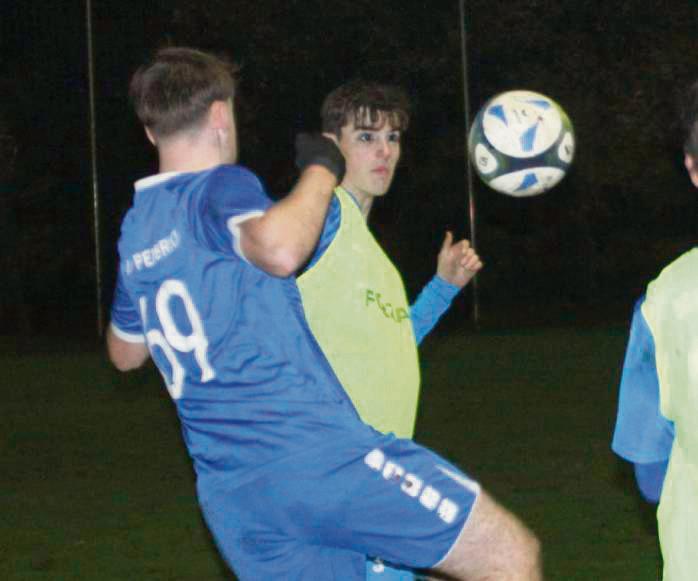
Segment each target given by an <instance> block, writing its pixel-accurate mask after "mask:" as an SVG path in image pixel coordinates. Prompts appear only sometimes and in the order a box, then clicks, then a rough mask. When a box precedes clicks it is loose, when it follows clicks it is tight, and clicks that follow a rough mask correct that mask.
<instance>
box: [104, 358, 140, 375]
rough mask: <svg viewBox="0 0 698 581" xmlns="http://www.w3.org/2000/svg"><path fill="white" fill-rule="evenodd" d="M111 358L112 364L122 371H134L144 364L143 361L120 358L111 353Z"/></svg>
mask: <svg viewBox="0 0 698 581" xmlns="http://www.w3.org/2000/svg"><path fill="white" fill-rule="evenodd" d="M109 360H110V361H111V362H112V365H113V366H114V367H116V369H117V370H118V371H122V372H126V371H133V370H134V369H138V368H139V367H141V366H142V365H143V362H142V361H141V362H140V363H139V362H136V361H133V360H128V359H125V358H123V359H119V358H118V357H114V356H113V355H109Z"/></svg>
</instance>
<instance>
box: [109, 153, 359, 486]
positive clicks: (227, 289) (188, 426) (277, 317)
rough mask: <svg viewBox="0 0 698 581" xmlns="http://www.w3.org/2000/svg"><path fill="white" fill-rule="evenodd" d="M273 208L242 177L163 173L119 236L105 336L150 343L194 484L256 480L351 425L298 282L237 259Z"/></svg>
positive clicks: (227, 172)
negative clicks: (256, 222) (258, 473)
mask: <svg viewBox="0 0 698 581" xmlns="http://www.w3.org/2000/svg"><path fill="white" fill-rule="evenodd" d="M270 204H271V202H270V200H269V199H268V197H267V196H266V194H265V193H264V190H263V188H262V186H261V184H260V182H259V180H258V179H257V178H256V177H255V176H254V175H253V174H252V173H250V172H249V171H247V170H245V169H244V168H242V167H239V166H230V165H227V166H219V167H216V168H214V169H212V170H208V171H204V172H199V173H184V174H161V175H157V176H153V177H151V178H147V179H145V180H141V181H140V182H138V183H137V184H136V195H135V200H134V205H133V207H132V208H131V209H130V210H129V212H128V214H127V215H126V217H125V219H124V222H123V225H122V231H121V238H120V240H119V255H120V272H119V281H118V286H117V291H116V295H115V300H114V305H113V309H112V325H113V329H114V332H115V334H116V335H117V336H118V337H120V338H121V339H123V340H126V341H147V344H148V348H149V350H150V352H151V355H152V358H153V360H154V361H155V364H156V365H157V367H158V369H159V370H160V372H161V373H162V375H163V377H164V380H165V383H166V384H167V388H168V390H169V392H170V395H171V396H172V398H173V400H174V401H175V403H176V406H177V412H178V414H179V417H180V420H181V423H182V430H183V435H184V440H185V442H186V444H187V447H188V450H189V453H190V455H191V457H192V459H193V460H194V464H195V468H196V471H197V474H198V476H199V478H200V479H201V478H202V477H205V476H210V477H212V478H214V479H215V478H221V477H223V476H222V475H223V473H225V478H227V479H231V478H232V479H240V478H249V477H252V476H254V467H255V466H261V465H264V464H265V463H267V462H271V461H274V460H275V459H277V458H280V457H283V456H287V455H288V454H292V453H294V451H296V450H300V449H303V448H304V447H305V446H306V445H307V444H309V442H311V441H317V440H319V439H322V438H323V437H327V433H325V430H327V432H335V433H336V432H337V431H338V430H341V429H342V427H346V426H349V425H355V424H357V423H358V421H359V420H358V416H357V415H356V412H355V411H354V408H353V406H352V404H351V403H350V401H349V399H348V397H347V396H346V394H345V393H344V390H343V389H342V387H341V386H340V385H339V383H338V381H337V380H336V377H335V376H334V373H333V372H332V370H331V368H330V366H329V364H328V363H327V361H326V360H325V358H324V356H323V355H322V352H321V350H320V349H319V347H318V345H317V343H316V342H315V340H314V338H313V337H312V335H311V333H310V331H309V329H308V326H307V324H306V322H305V318H304V315H303V311H302V306H301V299H300V295H299V292H298V289H297V287H296V284H295V280H294V279H293V278H277V277H273V276H270V275H268V274H266V273H265V272H263V271H262V270H260V269H258V268H257V267H255V266H254V265H252V264H250V263H249V262H247V261H246V260H245V258H244V256H243V255H242V252H241V250H240V245H239V242H240V240H239V236H238V228H239V224H240V223H241V222H242V221H244V220H246V219H249V218H250V217H253V216H256V215H259V214H261V213H263V212H264V211H265V210H266V209H267V208H268V207H269V206H270ZM250 471H251V472H250ZM244 474H247V476H244Z"/></svg>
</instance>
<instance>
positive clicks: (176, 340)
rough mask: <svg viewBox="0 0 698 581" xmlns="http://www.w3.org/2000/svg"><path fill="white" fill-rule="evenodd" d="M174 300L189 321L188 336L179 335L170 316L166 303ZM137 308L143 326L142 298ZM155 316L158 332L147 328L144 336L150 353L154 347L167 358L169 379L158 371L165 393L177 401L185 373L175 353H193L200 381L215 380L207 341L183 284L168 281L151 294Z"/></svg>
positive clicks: (144, 318)
mask: <svg viewBox="0 0 698 581" xmlns="http://www.w3.org/2000/svg"><path fill="white" fill-rule="evenodd" d="M174 297H176V298H179V299H180V300H181V301H182V304H183V305H184V309H185V311H186V313H187V319H189V325H190V326H191V333H190V334H189V335H182V333H180V331H179V329H178V328H177V325H176V324H175V322H174V319H173V317H172V311H171V309H170V300H171V299H172V298H174ZM140 308H141V318H142V319H143V324H144V326H147V321H148V313H147V302H146V299H145V297H141V299H140ZM155 313H156V314H157V318H158V319H159V321H160V325H161V326H162V332H161V331H160V330H159V329H151V330H150V331H148V332H147V333H146V336H145V337H146V340H147V342H148V347H149V348H150V351H151V352H152V351H153V348H154V347H155V346H158V347H159V348H160V349H161V350H162V352H163V354H164V355H165V357H166V358H167V361H169V363H170V367H171V368H172V377H171V378H168V377H167V376H166V375H165V372H164V371H163V370H162V369H161V370H160V373H162V375H163V377H164V379H165V384H166V385H167V390H168V391H169V392H170V396H171V397H172V399H179V398H180V397H181V396H182V388H183V386H184V377H185V375H186V371H185V369H184V366H183V365H182V364H181V363H180V361H179V359H178V358H177V354H176V352H179V353H191V352H192V351H193V352H194V358H195V359H196V362H197V364H198V365H199V368H200V369H201V381H202V382H207V381H210V380H212V379H213V378H214V377H216V372H215V371H214V370H213V368H212V367H211V365H210V363H209V362H208V356H207V351H208V339H207V338H206V333H205V332H204V326H203V323H202V322H201V316H200V315H199V311H197V309H196V305H194V301H192V299H191V295H190V294H189V291H188V290H187V287H186V285H185V284H184V283H183V282H182V281H181V280H174V279H169V280H166V281H165V282H163V283H162V285H161V286H160V288H159V289H158V292H157V294H156V295H155Z"/></svg>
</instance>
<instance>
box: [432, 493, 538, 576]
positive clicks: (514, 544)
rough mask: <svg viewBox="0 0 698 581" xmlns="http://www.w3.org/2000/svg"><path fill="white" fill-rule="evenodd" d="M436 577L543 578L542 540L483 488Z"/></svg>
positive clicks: (437, 570)
mask: <svg viewBox="0 0 698 581" xmlns="http://www.w3.org/2000/svg"><path fill="white" fill-rule="evenodd" d="M433 573H434V576H433V578H434V579H454V580H462V581H540V580H542V579H543V573H542V565H541V556H540V543H539V542H538V540H537V539H536V537H535V535H534V534H533V533H532V532H531V531H529V530H528V529H527V528H526V527H525V526H524V524H523V523H522V522H521V521H520V520H519V519H518V518H516V516H514V515H513V514H512V513H510V512H509V511H508V510H506V509H505V508H504V507H502V506H500V505H499V504H498V503H496V502H495V501H494V500H493V499H492V497H491V496H489V495H488V494H487V493H485V492H484V491H482V492H481V493H480V495H479V497H478V499H477V501H476V502H475V504H474V506H473V508H472V511H471V513H470V516H469V518H468V520H467V522H466V523H465V526H464V527H463V530H462V531H461V533H460V535H459V536H458V540H457V541H456V543H455V545H454V546H453V548H452V549H451V551H450V553H449V554H448V556H447V557H446V558H445V559H444V561H443V562H442V563H440V564H439V566H438V567H436V568H435V569H434V572H433Z"/></svg>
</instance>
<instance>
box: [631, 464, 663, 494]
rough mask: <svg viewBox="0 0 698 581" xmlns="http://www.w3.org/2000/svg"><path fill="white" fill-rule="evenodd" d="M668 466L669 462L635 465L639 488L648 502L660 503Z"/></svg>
mask: <svg viewBox="0 0 698 581" xmlns="http://www.w3.org/2000/svg"><path fill="white" fill-rule="evenodd" d="M668 466H669V462H668V461H664V462H652V463H649V464H634V467H635V480H636V481H637V487H638V488H639V489H640V494H642V497H643V498H644V499H645V500H646V501H647V502H654V503H657V502H659V498H660V496H661V495H662V486H663V485H664V477H665V476H666V470H667V467H668Z"/></svg>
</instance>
